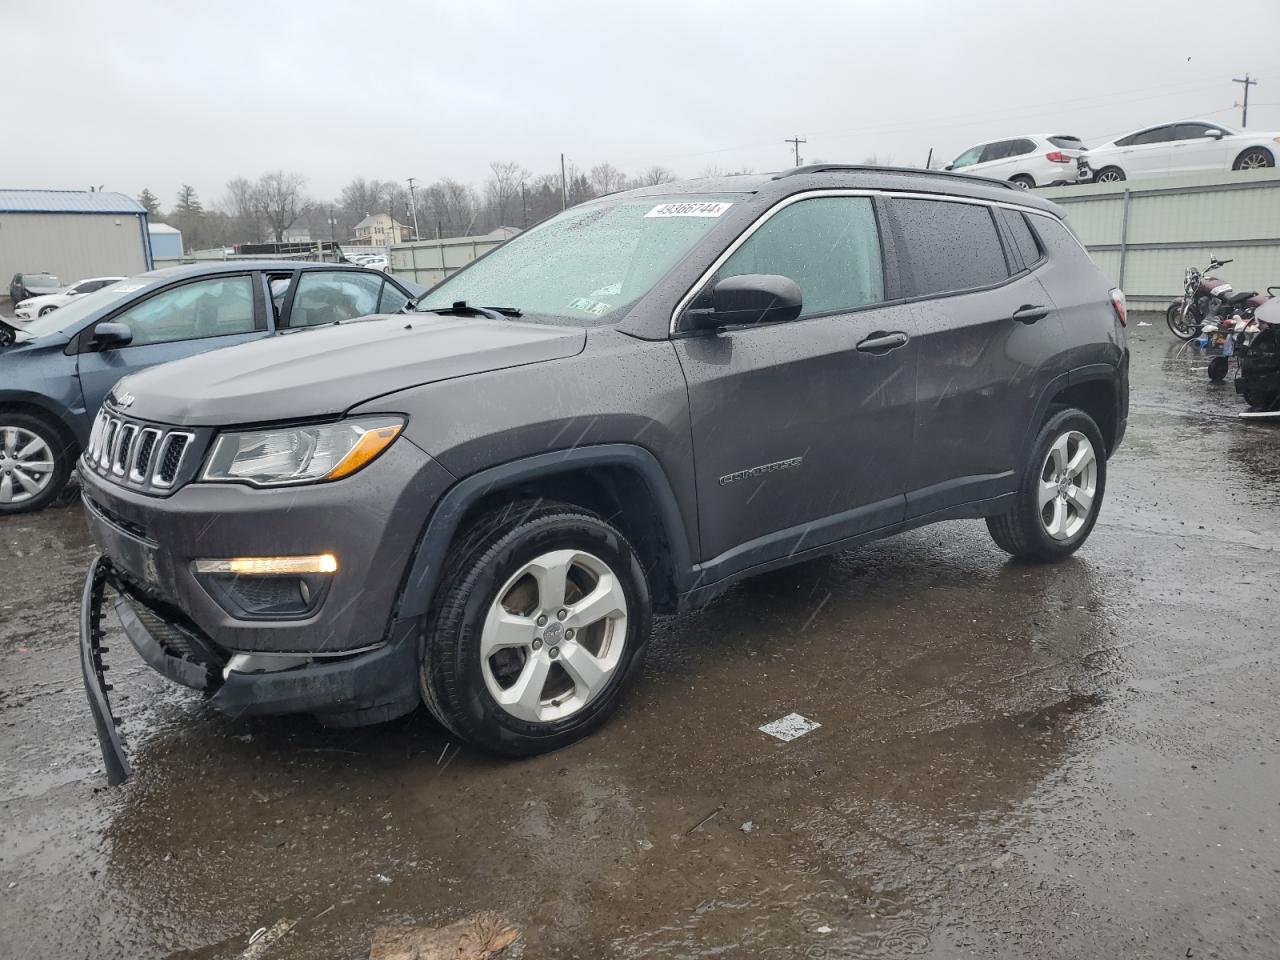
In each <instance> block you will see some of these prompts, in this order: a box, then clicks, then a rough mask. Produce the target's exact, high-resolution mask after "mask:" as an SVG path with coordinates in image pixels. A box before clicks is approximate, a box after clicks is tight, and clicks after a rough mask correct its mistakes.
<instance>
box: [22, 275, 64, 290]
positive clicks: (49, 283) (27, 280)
mask: <svg viewBox="0 0 1280 960" xmlns="http://www.w3.org/2000/svg"><path fill="white" fill-rule="evenodd" d="M22 285H23V286H24V287H26V288H27V289H29V290H34V289H35V288H36V287H42V288H43V287H60V286H62V281H61V280H59V279H58V278H57V277H55V276H54V275H53V274H51V273H28V274H26V275H25V276H24V277H23V278H22Z"/></svg>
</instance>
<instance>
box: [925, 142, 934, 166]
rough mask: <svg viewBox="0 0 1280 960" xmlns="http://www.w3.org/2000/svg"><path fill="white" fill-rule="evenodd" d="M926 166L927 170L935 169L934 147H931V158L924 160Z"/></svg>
mask: <svg viewBox="0 0 1280 960" xmlns="http://www.w3.org/2000/svg"><path fill="white" fill-rule="evenodd" d="M924 168H925V169H926V170H932V169H933V147H930V148H929V159H928V160H926V161H925V162H924Z"/></svg>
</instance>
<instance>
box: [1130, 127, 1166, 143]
mask: <svg viewBox="0 0 1280 960" xmlns="http://www.w3.org/2000/svg"><path fill="white" fill-rule="evenodd" d="M1173 133H1174V128H1173V127H1156V128H1155V129H1154V130H1143V131H1142V132H1141V133H1139V134H1136V135H1135V136H1133V137H1130V138H1128V139H1129V141H1130V142H1129V143H1126V144H1122V146H1135V147H1140V146H1143V145H1144V144H1149V143H1168V142H1169V141H1170V140H1172V139H1173Z"/></svg>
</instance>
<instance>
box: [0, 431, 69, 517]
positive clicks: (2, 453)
mask: <svg viewBox="0 0 1280 960" xmlns="http://www.w3.org/2000/svg"><path fill="white" fill-rule="evenodd" d="M71 457H72V451H71V450H70V449H69V448H68V447H67V445H66V442H65V441H64V440H63V439H62V436H61V434H59V432H58V431H57V430H56V429H54V427H53V426H52V425H51V424H50V423H49V422H48V421H46V420H44V419H42V418H40V417H33V416H31V415H30V414H25V413H7V412H4V411H0V516H5V515H7V514H13V513H29V512H31V511H33V510H42V509H44V508H45V507H46V506H48V505H49V504H50V503H51V502H52V501H53V500H54V499H55V498H56V497H57V496H58V494H59V493H61V492H62V488H63V487H64V486H66V483H67V478H68V477H69V476H71Z"/></svg>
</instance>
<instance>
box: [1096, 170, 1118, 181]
mask: <svg viewBox="0 0 1280 960" xmlns="http://www.w3.org/2000/svg"><path fill="white" fill-rule="evenodd" d="M1120 180H1121V177H1120V174H1118V173H1116V172H1115V171H1114V170H1108V171H1106V172H1105V173H1100V174H1098V182H1099V183H1119V182H1120Z"/></svg>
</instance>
